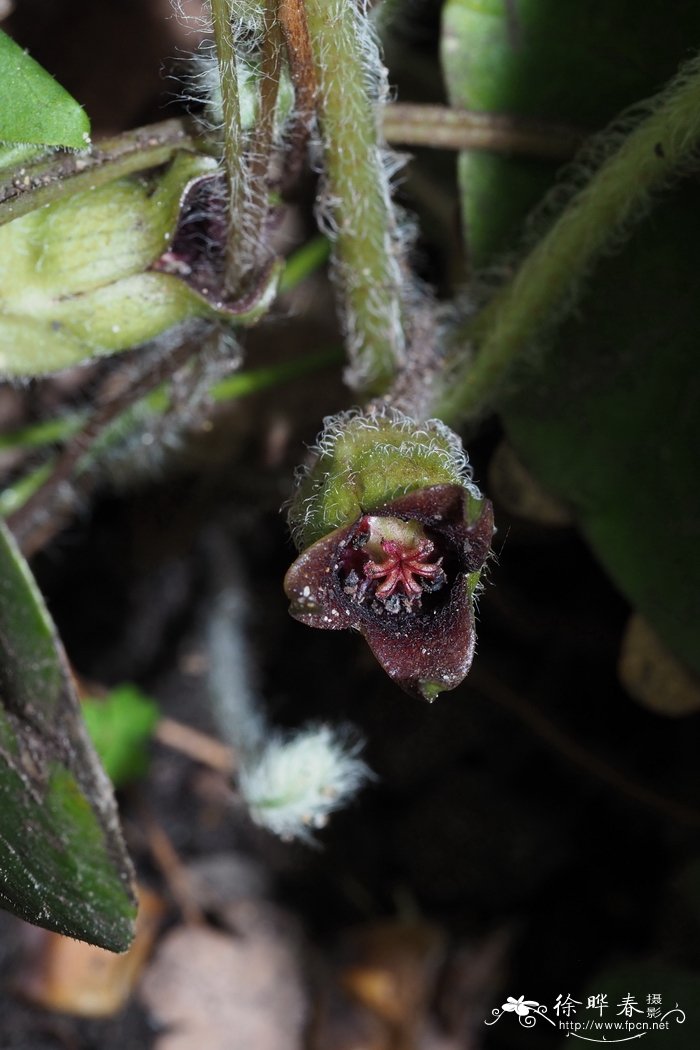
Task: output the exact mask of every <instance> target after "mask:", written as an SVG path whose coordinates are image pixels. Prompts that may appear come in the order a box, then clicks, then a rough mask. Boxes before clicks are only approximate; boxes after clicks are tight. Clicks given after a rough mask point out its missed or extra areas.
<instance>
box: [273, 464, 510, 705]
mask: <svg viewBox="0 0 700 1050" xmlns="http://www.w3.org/2000/svg"><path fill="white" fill-rule="evenodd" d="M469 499H470V497H469V495H468V493H467V492H466V491H465V489H464V488H462V487H461V486H460V485H433V486H431V487H429V488H424V489H418V490H416V491H415V492H411V493H409V494H408V495H407V496H402V497H401V498H400V499H396V500H393V501H392V502H390V503H386V504H384V505H383V506H381V507H376V508H373V509H372V511H371V512H370V513H366V514H363V515H362V516H361V517H360V518H358V519H357V520H356V521H355V522H353V523H352V524H351V525H347V526H345V527H343V528H339V529H336V530H335V531H334V532H331V533H329V534H328V535H327V536H324V537H323V538H322V539H320V540H318V541H317V542H316V543H314V544H312V545H311V546H310V547H308V548H307V550H305V551H303V553H302V554H300V556H299V557H298V558H297V560H296V561H295V562H294V564H293V565H292V567H291V568H290V570H289V572H288V573H287V576H286V579H285V585H284V586H285V591H286V594H287V597H288V598H289V600H290V602H291V607H290V612H291V614H292V616H294V617H295V618H296V619H297V620H300V621H301V622H302V623H305V624H308V625H309V626H311V627H320V628H324V629H326V630H343V629H345V628H354V629H355V630H358V631H360V632H361V633H362V634H363V635H364V637H365V638H366V640H367V642H368V644H369V646H370V648H371V649H372V652H373V653H374V655H375V656H376V657H377V659H378V660H379V662H380V664H381V665H382V667H383V668H384V670H385V671H386V672H387V674H388V675H389V676H390V677H391V678H393V680H394V681H395V682H396V683H397V684H398V685H400V686H401V687H402V688H403V689H405V690H406V692H408V693H411V694H412V695H414V696H419V697H423V698H425V699H426V700H434V699H435V697H436V696H437V695H438V693H440V692H442V691H443V690H445V689H454V687H455V686H457V685H459V683H460V682H461V681H462V680H463V679H464V677H465V675H466V674H467V672H468V670H469V668H470V666H471V662H472V658H473V656H474V645H475V629H474V607H473V595H474V591H475V589H476V587H477V584H478V581H479V574H480V571H481V569H482V568H483V566H484V563H485V561H486V558H487V556H488V553H489V549H490V545H491V539H492V536H493V512H492V508H491V504H490V502H489V501H488V500H483V501H482V502H481V504H480V506H479V511H480V513H479V515H478V517H477V518H476V519H475V520H473V521H471V522H468V521H467V508H468V506H469V503H468V500H469ZM471 507H472V513H473V507H474V501H473V499H471Z"/></svg>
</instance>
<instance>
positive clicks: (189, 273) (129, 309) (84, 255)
mask: <svg viewBox="0 0 700 1050" xmlns="http://www.w3.org/2000/svg"><path fill="white" fill-rule="evenodd" d="M215 169H216V162H215V161H214V160H212V159H211V158H208V157H203V156H198V155H194V154H190V153H184V152H183V153H180V154H178V156H177V157H176V158H175V159H174V160H173V161H172V163H171V164H170V165H169V167H168V168H167V169H166V170H165V172H160V173H158V174H147V175H134V176H129V177H127V178H121V179H116V180H115V181H114V182H110V183H107V184H106V185H103V186H99V187H97V188H96V189H94V190H87V191H84V192H80V193H76V194H73V195H71V196H67V197H64V198H61V199H60V200H58V201H55V202H54V203H51V204H48V205H46V206H45V207H43V208H38V209H36V210H35V211H32V212H30V213H29V214H27V215H24V216H22V217H21V218H18V219H15V220H13V221H11V222H8V223H6V224H5V225H3V226H1V227H0V374H3V375H5V376H29V375H40V374H44V373H47V372H54V371H56V370H58V369H61V368H65V367H67V366H69V365H73V364H76V363H77V362H80V361H83V360H85V359H87V358H90V357H92V356H94V355H98V354H109V353H114V352H116V351H119V350H125V349H128V348H130V347H133V346H137V345H139V344H140V343H144V342H147V341H148V340H150V339H153V338H155V337H156V336H158V335H159V334H161V333H162V332H164V331H166V330H167V329H168V328H171V327H172V326H174V325H177V324H179V323H181V322H183V321H185V320H188V319H189V318H192V317H217V316H225V317H233V316H235V317H236V318H237V319H238V320H239V321H242V320H246V319H253V317H254V316H255V314H256V309H257V310H259V308H260V300H259V299H258V300H257V301H255V302H253V301H251V302H248V303H246V304H245V308H243V309H241V308H240V307H239V305H238V304H230V303H226V302H224V301H223V300H222V296H221V294H220V288H218V287H217V272H216V269H217V267H216V256H217V251H218V245H219V244H221V245H223V240H224V237H223V231H222V229H221V226H222V224H221V214H222V211H223V209H222V207H221V202H220V197H221V193H220V190H219V189H217V187H218V186H219V180H218V177H217V176H216V175H215V174H214V170H215ZM195 205H196V207H195ZM217 208H218V215H217ZM202 215H204V219H203V218H202ZM204 222H206V227H205V228H203V223H204ZM217 222H218V227H217V228H215V227H216V224H217ZM188 224H189V226H188ZM194 227H197V231H195V230H194ZM197 237H198V241H197ZM176 249H177V250H176ZM218 254H220V255H221V254H222V251H219V252H218Z"/></svg>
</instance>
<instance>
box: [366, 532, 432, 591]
mask: <svg viewBox="0 0 700 1050" xmlns="http://www.w3.org/2000/svg"><path fill="white" fill-rule="evenodd" d="M381 548H382V551H383V553H384V554H385V555H386V557H385V558H384V559H383V560H382V561H380V562H376V561H372V560H368V561H366V562H365V564H364V566H363V572H364V574H365V576H366V577H367V578H368V579H369V580H383V582H382V583H381V584H380V585H379V586H378V587H377V590H376V591H375V594H376V597H377V598H381V599H382V601H386V599H387V598H390V597H391V596H392V594H395V593H396V591H398V590H400V591H401V592H402V593H403V594H405V595H406V597H407V598H418V597H420V595H421V594H422V593H423V587H422V586H421V584H420V583H419V582H418V580H417V579H415V577H416V576H420V577H423V578H424V579H429V580H437V579H438V578H441V577H442V576H443V571H442V569H441V567H440V563H441V562H442V558H438V560H437V561H435V562H428V561H426V559H427V558H429V557H430V555H431V554H432V553H433V551H434V550H435V544H434V543H432V542H431V541H430V540H429V539H427V538H426V539H421V540H420V541H419V542H418V544H417V545H416V546H412V547H405V546H403V544H401V543H399V542H397V541H396V540H381Z"/></svg>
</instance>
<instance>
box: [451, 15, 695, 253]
mask: <svg viewBox="0 0 700 1050" xmlns="http://www.w3.org/2000/svg"><path fill="white" fill-rule="evenodd" d="M699 41H700V7H698V5H697V4H695V3H692V2H689V0H680V2H679V3H676V4H675V5H674V9H673V17H669V6H668V3H667V2H666V0H647V2H646V3H644V4H640V5H637V7H636V8H635V10H634V17H633V18H631V17H630V5H629V3H628V2H627V0H587V2H586V3H585V4H562V3H561V0H519V2H518V3H517V4H514V3H506V2H504V0H447V3H446V5H445V11H444V17H443V40H442V57H443V66H444V72H445V80H446V83H447V87H448V93H449V97H450V101H451V103H452V105H454V106H459V107H464V108H467V109H474V110H478V111H483V112H492V113H502V114H508V115H511V116H520V117H528V118H533V119H541V120H549V121H554V122H556V123H563V124H567V125H572V126H574V127H580V128H581V129H582V130H583V131H584V132H585V131H588V130H590V131H597V130H599V129H600V128H603V127H604V126H605V125H606V124H607V123H608V122H609V121H610V120H612V119H613V118H614V117H615V116H616V115H617V114H618V113H619V112H620V111H621V110H622V109H624V108H625V107H627V106H630V105H633V104H634V103H637V102H639V101H641V100H642V99H645V98H648V97H649V96H651V95H653V94H655V93H656V92H657V91H658V90H659V89H660V88H661V87H663V85H664V84H665V83H666V81H667V80H669V79H670V77H671V76H672V75H673V74H674V73H675V71H676V69H677V67H678V65H679V64H680V63H681V62H682V61H684V60H685V59H687V58H688V57H689V51H688V49H689V47H691V48H692V47H693V45H694V44H695V46H697V43H698V42H699ZM556 169H557V165H556V164H554V163H551V162H546V161H538V160H534V159H533V160H530V159H527V158H514V157H508V156H499V155H497V154H492V153H482V152H476V151H475V152H468V153H463V154H462V155H461V157H460V161H459V180H460V188H461V200H462V218H463V223H464V231H465V238H466V240H467V244H468V248H469V255H470V260H471V262H472V264H473V265H474V266H476V267H481V266H484V265H487V264H489V263H491V262H493V260H494V257H495V256H496V255H497V254H498V253H500V252H502V251H504V250H505V251H507V250H511V249H512V248H513V247H514V246H515V245H516V244H517V242H518V241H519V239H520V236H521V233H522V225H523V221H524V219H525V216H526V215H527V212H528V211H529V210H530V209H531V208H532V207H533V206H534V205H535V204H536V203H537V202H538V200H539V199H540V198H541V197H542V195H543V193H544V192H545V190H546V189H547V188H548V187H549V186H550V185H551V184H552V181H553V179H554V176H555V173H556Z"/></svg>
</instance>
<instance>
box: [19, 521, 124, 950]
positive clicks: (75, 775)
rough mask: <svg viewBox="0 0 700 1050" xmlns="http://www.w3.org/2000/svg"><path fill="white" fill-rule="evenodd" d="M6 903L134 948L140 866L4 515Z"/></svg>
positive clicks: (58, 926)
mask: <svg viewBox="0 0 700 1050" xmlns="http://www.w3.org/2000/svg"><path fill="white" fill-rule="evenodd" d="M0 875H1V878H2V881H1V883H0V905H2V906H3V907H5V908H7V909H8V910H9V911H12V912H14V913H15V914H16V915H19V916H21V917H22V918H23V919H26V920H27V921H29V922H33V923H36V925H38V926H44V927H46V928H47V929H50V930H57V931H58V932H60V933H64V934H67V935H68V936H71V937H76V938H78V939H79V940H85V941H89V942H90V943H92V944H98V945H101V946H102V947H104V948H108V949H110V950H111V951H124V950H125V949H126V948H127V947H128V946H129V943H130V941H131V938H132V936H133V921H134V917H135V901H134V897H133V894H132V890H131V883H132V878H133V873H132V869H131V865H130V863H129V860H128V857H127V855H126V852H125V849H124V844H123V842H122V839H121V834H120V831H119V826H118V822H117V814H116V808H115V805H114V798H113V796H112V792H111V788H110V785H109V782H108V781H107V778H106V777H105V775H104V773H103V771H102V770H101V768H100V766H99V762H98V761H97V758H96V756H95V754H94V752H93V750H92V747H91V746H90V743H89V740H88V737H87V734H86V732H85V729H84V726H83V724H82V721H81V719H80V715H79V711H78V703H77V699H76V696H75V692H74V689H73V686H72V683H71V679H70V673H69V671H68V667H67V663H66V658H65V655H64V653H63V650H62V648H61V646H60V643H59V641H58V639H57V637H56V632H55V629H54V626H53V624H52V622H51V620H50V618H49V615H48V612H47V610H46V607H45V605H44V603H43V600H42V598H41V595H40V594H39V591H38V590H37V587H36V584H35V583H34V580H33V578H32V576H31V573H30V571H29V569H28V567H27V565H26V563H25V561H24V559H23V558H22V556H21V555H20V553H19V551H18V550H17V548H16V545H15V543H14V541H13V539H12V537H11V535H10V533H9V531H8V530H7V528H6V527H5V526H4V525H3V524H2V523H0Z"/></svg>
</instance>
